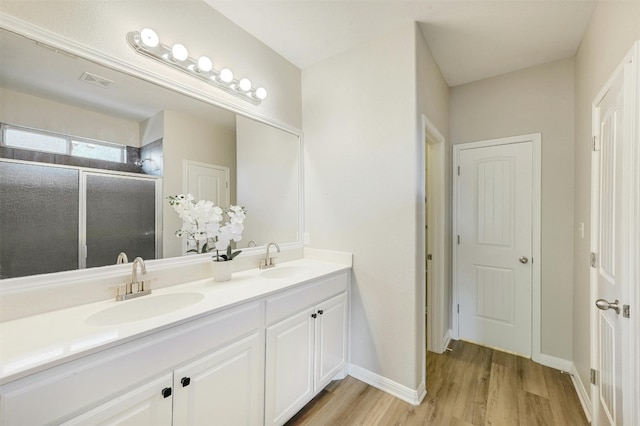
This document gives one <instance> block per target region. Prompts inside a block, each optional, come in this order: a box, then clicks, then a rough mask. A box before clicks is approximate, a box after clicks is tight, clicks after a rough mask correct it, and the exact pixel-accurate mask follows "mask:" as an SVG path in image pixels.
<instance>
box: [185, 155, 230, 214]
mask: <svg viewBox="0 0 640 426" xmlns="http://www.w3.org/2000/svg"><path fill="white" fill-rule="evenodd" d="M185 184H186V192H187V193H188V194H191V195H193V196H194V198H195V199H196V201H199V200H207V201H212V202H213V204H215V205H216V206H220V207H222V208H226V207H229V202H230V200H229V168H228V167H223V166H215V165H213V164H205V163H196V162H194V161H185Z"/></svg>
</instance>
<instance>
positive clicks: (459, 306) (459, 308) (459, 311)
mask: <svg viewBox="0 0 640 426" xmlns="http://www.w3.org/2000/svg"><path fill="white" fill-rule="evenodd" d="M458 313H460V304H459V303H458Z"/></svg>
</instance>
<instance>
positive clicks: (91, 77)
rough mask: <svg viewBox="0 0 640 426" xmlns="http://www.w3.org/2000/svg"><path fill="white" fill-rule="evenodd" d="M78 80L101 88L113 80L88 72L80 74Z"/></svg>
mask: <svg viewBox="0 0 640 426" xmlns="http://www.w3.org/2000/svg"><path fill="white" fill-rule="evenodd" d="M80 81H84V82H85V83H89V84H93V85H94V86H99V87H103V88H107V87H109V85H110V84H111V83H113V81H111V80H109V79H107V78H104V77H100V76H99V75H95V74H91V73H90V72H86V71H85V72H83V73H82V75H81V76H80Z"/></svg>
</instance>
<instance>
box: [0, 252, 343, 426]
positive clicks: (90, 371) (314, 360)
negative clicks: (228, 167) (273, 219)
mask: <svg viewBox="0 0 640 426" xmlns="http://www.w3.org/2000/svg"><path fill="white" fill-rule="evenodd" d="M346 258H347V259H348V262H327V261H321V260H314V259H308V258H304V259H299V260H293V261H290V262H285V263H282V264H279V265H278V266H276V267H274V268H271V269H266V270H259V269H257V268H256V269H251V270H247V271H241V272H236V273H234V276H233V279H232V280H231V281H229V282H225V283H217V282H214V281H213V280H212V279H204V280H198V281H193V282H186V283H183V284H180V285H175V286H170V287H166V288H162V289H160V290H158V291H154V292H153V293H152V294H151V295H148V296H143V297H140V298H138V299H133V300H129V301H123V302H116V301H115V300H108V301H102V302H97V303H90V304H86V305H81V306H76V307H72V308H68V309H63V310H58V311H53V312H48V313H43V314H39V315H33V316H29V317H25V318H21V319H16V320H12V321H6V322H3V323H0V339H2V346H3V348H2V350H1V351H0V353H1V367H0V368H1V373H2V375H1V377H0V380H1V381H0V413H1V414H0V425H2V426H9V425H26V424H29V425H40V424H64V425H90V424H91V425H93V424H101V423H102V422H109V424H135V425H154V426H155V425H165V424H166V425H171V424H179V425H187V424H194V425H200V424H217V425H225V426H226V425H259V424H265V425H281V424H283V423H285V422H286V421H287V420H288V419H290V418H291V417H292V416H293V415H294V414H295V413H296V412H297V411H298V410H300V408H302V407H303V406H304V405H305V404H306V403H307V402H308V401H310V400H311V399H312V398H313V397H314V396H315V395H316V394H317V393H318V392H319V391H320V390H321V389H322V388H323V387H324V386H326V385H327V384H328V383H329V382H330V381H331V380H332V379H333V378H335V377H344V375H345V374H346V367H347V361H348V317H349V313H348V312H349V310H348V303H349V302H348V301H349V284H350V276H351V261H350V256H347V257H346Z"/></svg>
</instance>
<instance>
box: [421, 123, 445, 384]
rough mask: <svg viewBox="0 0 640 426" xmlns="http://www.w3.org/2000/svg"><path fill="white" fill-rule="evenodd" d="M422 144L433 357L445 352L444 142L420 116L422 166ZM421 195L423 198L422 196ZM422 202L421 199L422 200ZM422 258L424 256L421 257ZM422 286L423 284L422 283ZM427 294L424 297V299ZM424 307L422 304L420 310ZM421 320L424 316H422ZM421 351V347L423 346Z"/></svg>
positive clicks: (429, 326)
mask: <svg viewBox="0 0 640 426" xmlns="http://www.w3.org/2000/svg"><path fill="white" fill-rule="evenodd" d="M425 144H429V146H430V156H429V166H430V167H429V170H430V172H429V175H430V178H431V179H430V181H428V182H427V179H426V176H423V184H422V188H423V190H424V188H425V182H426V183H428V184H429V185H430V188H431V194H430V195H431V202H432V206H433V208H432V209H431V217H430V223H429V224H428V225H429V229H430V230H431V233H430V234H429V235H430V240H431V241H430V242H431V250H430V251H431V253H432V254H434V256H433V260H431V268H430V278H431V283H430V284H429V286H428V287H427V289H426V293H428V298H427V300H428V301H429V302H428V303H429V307H428V320H427V327H428V328H429V333H428V335H429V341H428V342H426V348H427V349H428V350H429V351H432V352H436V353H443V352H444V351H445V349H446V346H443V345H442V342H443V341H445V340H446V339H445V337H446V334H447V332H448V330H447V329H446V327H447V324H446V321H445V319H444V312H443V311H444V308H445V306H446V303H447V302H446V301H445V300H444V294H445V291H444V290H445V285H446V283H445V268H446V264H447V252H446V250H445V238H446V237H445V233H446V217H445V215H446V209H445V205H446V199H445V188H446V177H445V173H446V171H445V170H446V163H445V162H446V158H445V157H446V155H445V150H446V144H445V138H444V136H442V134H441V133H440V132H439V131H438V129H437V128H436V126H435V125H434V124H433V123H432V122H431V121H429V119H428V118H427V117H426V116H425V115H424V114H422V143H421V146H422V149H423V151H422V153H421V161H422V162H424V157H425V151H424V150H425V149H426V147H425ZM425 166H427V165H426V164H424V163H423V167H421V172H422V173H424V169H425ZM423 195H424V194H423ZM423 198H424V197H423ZM422 207H423V211H422V215H421V217H422V218H424V217H425V214H424V213H425V211H424V207H425V206H424V204H423V205H422ZM422 225H423V226H421V228H422V241H423V244H422V247H424V246H425V243H426V235H425V227H424V224H422ZM424 254H425V255H426V253H424ZM423 282H424V281H423ZM426 296H427V294H425V297H426ZM425 305H426V303H424V302H423V306H425ZM423 317H424V315H423ZM423 347H425V345H423ZM424 358H425V357H423V361H422V363H423V367H424V368H423V377H424V375H425V374H426V365H425V363H426V361H425V360H424Z"/></svg>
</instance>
